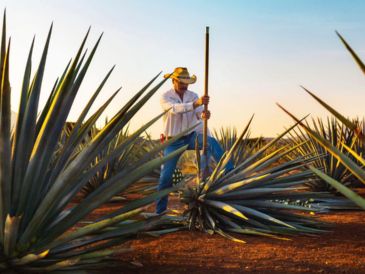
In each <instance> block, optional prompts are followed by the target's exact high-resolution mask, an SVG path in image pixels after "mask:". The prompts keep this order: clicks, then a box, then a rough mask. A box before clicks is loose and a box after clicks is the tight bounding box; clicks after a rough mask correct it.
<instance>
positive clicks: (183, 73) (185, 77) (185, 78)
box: [164, 67, 196, 85]
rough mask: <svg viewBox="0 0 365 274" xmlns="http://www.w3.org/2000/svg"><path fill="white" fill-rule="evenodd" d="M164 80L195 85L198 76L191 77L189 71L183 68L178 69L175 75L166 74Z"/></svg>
mask: <svg viewBox="0 0 365 274" xmlns="http://www.w3.org/2000/svg"><path fill="white" fill-rule="evenodd" d="M164 78H171V79H175V80H177V81H179V82H181V83H184V84H187V85H190V84H194V83H195V82H196V76H195V75H192V76H190V74H189V71H188V69H187V68H183V67H178V68H176V69H175V70H174V72H173V73H169V74H165V75H164Z"/></svg>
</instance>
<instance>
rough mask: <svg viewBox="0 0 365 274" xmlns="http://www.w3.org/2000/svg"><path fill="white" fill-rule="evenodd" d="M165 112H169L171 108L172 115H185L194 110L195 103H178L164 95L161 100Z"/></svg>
mask: <svg viewBox="0 0 365 274" xmlns="http://www.w3.org/2000/svg"><path fill="white" fill-rule="evenodd" d="M160 103H161V106H162V108H163V110H168V109H170V108H171V113H174V114H177V113H184V112H189V111H193V110H194V106H193V104H194V102H189V103H177V102H176V101H175V100H174V98H171V97H169V96H166V95H163V96H162V97H161V100H160Z"/></svg>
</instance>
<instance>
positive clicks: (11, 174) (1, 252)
mask: <svg viewBox="0 0 365 274" xmlns="http://www.w3.org/2000/svg"><path fill="white" fill-rule="evenodd" d="M51 33H52V26H51V28H50V30H49V33H48V36H47V40H46V44H45V47H44V50H43V53H42V56H41V60H40V63H39V65H38V67H37V69H36V71H35V74H34V77H33V79H31V74H32V52H33V45H34V40H33V42H32V45H31V48H30V51H29V55H28V59H27V62H26V66H25V73H24V78H23V85H22V88H21V96H20V98H21V99H20V104H19V110H18V118H17V121H16V124H15V126H14V131H13V132H11V131H10V97H11V88H10V82H9V64H10V61H9V60H10V39H9V43H8V44H7V45H6V16H5V13H4V20H3V28H2V36H1V37H2V38H1V52H0V80H1V86H0V103H1V104H0V156H1V157H0V271H1V272H4V271H6V270H15V271H17V272H20V273H25V272H28V271H32V272H36V273H39V272H44V271H52V270H57V269H62V270H71V271H74V270H76V269H80V268H82V269H85V268H86V269H87V268H90V267H96V266H103V262H102V261H103V260H104V259H107V258H108V257H109V256H110V255H111V254H112V253H113V252H114V251H113V250H111V249H110V247H111V246H113V245H115V244H118V243H122V242H124V241H126V240H128V239H130V238H131V237H133V236H135V235H136V233H137V232H139V231H144V230H146V229H148V228H149V227H151V225H152V224H153V222H154V220H139V219H138V218H137V219H136V218H135V216H137V215H138V214H139V213H140V212H141V211H142V210H143V208H144V206H145V205H147V204H149V203H151V202H153V201H154V200H155V199H157V198H159V197H162V196H164V195H166V194H167V193H169V192H170V191H171V190H173V189H168V190H164V191H162V192H159V193H154V194H152V195H150V196H147V197H145V198H143V199H139V200H135V201H132V202H130V203H127V204H124V205H121V206H120V208H119V209H118V210H117V211H116V212H117V213H116V214H114V216H113V217H107V216H105V217H103V218H101V219H100V220H98V221H96V222H92V223H90V224H85V223H84V222H82V220H83V219H84V218H85V217H86V216H87V215H89V214H90V213H91V212H92V211H93V210H94V209H96V208H97V207H99V206H100V205H102V204H104V203H105V202H107V201H109V200H110V199H111V198H112V197H113V196H114V195H116V194H117V193H120V192H122V191H123V190H125V189H127V188H128V187H129V186H130V185H131V184H133V183H134V182H136V181H138V180H139V179H140V178H142V177H143V176H145V175H146V174H148V173H149V172H151V171H152V170H154V169H155V168H157V167H159V166H160V165H161V164H162V163H163V162H164V161H166V160H168V159H170V158H171V157H173V156H174V155H176V154H177V153H181V152H182V151H184V149H185V148H182V149H180V150H179V151H176V153H173V154H171V156H167V157H165V158H161V157H158V153H159V152H160V150H161V149H163V148H164V147H165V146H167V145H169V144H170V143H171V142H173V141H175V140H176V138H179V136H176V138H175V139H171V140H169V141H168V142H166V143H165V144H162V145H160V146H158V147H156V148H155V149H154V150H151V151H149V152H148V153H146V154H145V155H144V157H142V158H140V159H139V160H137V161H135V165H133V166H128V167H125V168H124V169H122V170H119V171H118V172H117V173H115V174H114V176H110V177H109V178H108V180H107V182H106V183H105V184H103V185H101V186H100V187H99V188H97V189H96V190H95V191H94V192H93V193H92V194H91V195H89V196H88V197H87V198H85V199H84V200H82V201H81V202H80V203H72V200H73V198H74V197H75V196H76V195H77V193H78V192H79V191H80V190H81V189H82V187H83V186H84V185H85V184H86V183H87V182H88V181H89V180H90V178H92V177H93V176H94V175H95V174H97V173H98V172H100V171H101V170H102V169H103V168H105V166H106V165H107V163H108V162H109V161H112V160H113V159H116V158H118V157H119V156H120V155H122V154H123V153H126V152H127V151H128V149H129V148H130V146H131V145H133V144H135V142H136V141H137V140H138V137H139V136H140V134H142V133H143V132H144V131H145V130H146V129H147V128H148V127H149V126H150V125H151V124H153V123H154V122H155V121H156V120H157V119H158V118H159V117H161V115H163V114H161V115H158V116H157V117H155V118H154V119H152V120H151V121H150V122H148V123H147V124H145V125H143V126H142V127H141V128H140V129H138V130H137V131H136V132H134V133H133V134H131V135H129V136H128V137H127V138H125V140H124V141H123V142H120V143H119V144H118V145H117V146H115V147H114V148H113V149H112V150H110V151H109V153H108V154H107V155H106V156H105V157H104V158H103V159H102V160H101V161H99V162H98V163H96V164H94V165H91V163H92V162H93V161H94V159H95V157H96V156H97V155H98V154H99V153H100V152H101V151H103V150H105V149H106V147H108V146H109V144H110V143H111V142H112V141H113V139H114V138H115V136H117V135H118V134H119V132H123V129H125V127H126V126H127V125H128V123H129V122H130V121H131V119H132V117H133V116H134V115H135V114H136V113H137V112H138V110H139V109H140V108H141V107H142V106H143V105H144V104H145V103H146V102H147V101H148V100H149V98H150V97H151V96H152V95H153V94H154V93H155V92H156V91H157V90H158V89H159V87H161V85H163V83H164V82H165V80H163V81H161V82H160V83H158V84H157V85H156V86H155V87H153V88H151V89H150V87H151V85H152V83H153V82H154V81H155V80H156V78H157V77H158V76H156V77H154V78H153V79H152V80H151V81H150V82H149V83H148V84H147V85H146V86H144V87H143V88H142V89H141V90H140V91H139V92H137V93H136V94H135V95H134V96H133V97H132V98H131V99H130V100H129V101H128V102H127V103H126V105H124V106H123V107H122V108H121V109H120V110H119V111H118V112H117V114H115V116H114V117H113V118H112V119H111V120H110V121H109V122H108V123H107V124H106V125H105V126H104V127H103V128H102V129H101V130H100V131H99V132H98V134H96V135H95V136H93V138H92V139H91V140H90V139H88V138H87V137H86V136H87V135H88V133H89V132H90V130H91V128H92V127H93V125H94V124H95V122H96V121H97V119H98V118H99V117H100V115H101V114H102V113H103V111H104V110H105V109H106V107H107V106H108V104H109V103H110V102H111V100H112V99H113V98H114V97H115V96H116V94H117V93H118V91H119V89H118V90H117V91H116V92H114V93H113V94H112V96H111V97H110V98H108V99H107V100H106V102H105V103H104V104H102V105H101V106H100V107H99V108H98V109H97V111H96V112H95V113H93V114H92V115H90V117H89V118H87V119H86V116H87V114H88V112H89V110H90V107H91V106H92V104H93V102H94V101H95V99H96V97H97V96H98V94H99V93H100V92H101V90H102V88H103V86H104V84H105V82H106V81H107V79H108V78H109V76H110V74H111V73H112V71H113V68H112V69H111V70H110V71H109V72H108V73H107V74H106V76H105V77H104V79H103V80H102V82H101V83H100V85H99V86H98V87H97V88H96V91H95V92H94V93H93V95H92V97H91V98H90V100H89V101H88V102H87V104H86V106H85V107H84V109H83V110H82V111H81V114H80V115H79V117H78V119H77V121H76V122H75V124H74V125H73V126H72V129H70V130H69V131H68V133H67V134H66V135H65V136H62V130H63V128H65V125H67V122H66V119H67V117H68V114H69V112H70V109H71V107H72V104H73V101H74V99H75V96H76V94H77V92H78V90H79V88H80V85H81V83H82V81H83V79H84V76H85V74H86V72H87V70H88V68H89V66H90V64H91V61H92V59H93V56H94V54H95V52H96V50H97V47H98V45H99V42H100V39H101V36H100V38H99V39H98V41H97V42H96V44H95V46H94V47H93V48H92V50H91V52H90V54H89V55H86V52H84V46H85V43H86V39H87V37H88V34H89V31H88V32H87V34H86V36H85V38H84V39H83V41H82V43H81V46H80V48H79V50H78V51H77V53H76V55H75V57H74V58H73V60H72V61H71V62H70V63H69V64H68V65H67V66H66V68H65V70H64V72H63V74H62V75H61V77H60V78H59V79H58V80H57V81H56V83H55V85H54V87H53V89H52V91H51V93H50V96H49V98H48V101H47V103H46V104H45V107H44V108H43V109H42V110H39V108H38V105H39V98H40V92H41V86H42V80H43V76H44V73H45V67H46V59H47V53H48V48H49V44H50V38H51ZM148 89H150V90H149V91H147V90H148ZM38 113H39V115H38ZM37 116H38V118H37ZM182 134H184V133H182ZM85 142H87V143H86V145H85V144H84V146H83V148H82V149H81V150H80V144H82V143H85ZM153 156H155V157H153ZM104 265H105V264H104Z"/></svg>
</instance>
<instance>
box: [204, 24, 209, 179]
mask: <svg viewBox="0 0 365 274" xmlns="http://www.w3.org/2000/svg"><path fill="white" fill-rule="evenodd" d="M208 79H209V27H208V26H207V27H206V28H205V81H204V96H208ZM204 111H205V112H207V111H208V104H205V105H204ZM203 122H204V128H203V155H204V157H205V160H206V165H205V170H204V171H203V174H204V175H203V177H204V178H205V177H206V176H207V174H208V170H209V163H208V160H209V159H207V156H208V148H207V139H208V120H207V119H206V118H205V119H204V121H203Z"/></svg>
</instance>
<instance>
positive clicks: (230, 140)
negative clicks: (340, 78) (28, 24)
mask: <svg viewBox="0 0 365 274" xmlns="http://www.w3.org/2000/svg"><path fill="white" fill-rule="evenodd" d="M88 35H89V31H87V33H86V35H85V37H84V38H83V39H82V41H81V45H80V47H79V49H78V51H77V52H76V54H75V55H74V57H73V58H72V60H71V61H70V62H69V63H68V64H67V65H66V67H65V69H64V71H63V73H62V74H61V75H60V77H59V78H57V79H55V83H54V86H53V88H52V90H48V91H47V90H46V91H44V90H43V89H42V81H43V78H44V77H47V65H46V63H47V56H48V50H49V47H50V46H51V36H52V26H51V27H50V30H49V33H48V36H47V40H46V43H45V45H44V48H43V52H42V55H41V58H40V60H39V63H37V65H36V66H35V67H34V65H33V57H32V56H33V47H34V44H35V42H36V41H34V40H33V41H32V42H31V45H30V48H29V54H28V58H27V60H26V62H25V64H24V76H23V82H22V85H21V90H20V91H18V90H12V89H11V83H10V80H9V78H10V77H9V68H10V66H11V42H10V39H8V36H7V28H6V14H5V13H4V17H3V25H2V35H1V55H0V80H1V86H0V272H1V273H44V272H58V271H59V272H60V273H61V272H62V273H65V272H66V273H67V272H68V273H77V272H78V271H84V273H89V272H88V271H97V270H98V269H102V271H103V272H106V271H107V270H106V269H108V268H112V267H116V269H114V270H110V273H128V272H129V271H130V272H131V273H134V271H139V270H136V268H138V267H139V268H140V270H141V271H142V272H145V273H162V271H164V269H163V265H162V264H164V263H165V264H167V265H169V266H168V267H167V268H166V269H165V270H166V271H170V272H178V270H177V269H175V267H177V266H179V269H180V270H179V271H181V272H180V273H183V272H184V271H192V270H198V271H199V272H201V273H215V272H214V271H213V270H216V271H218V272H222V271H223V272H226V273H231V272H233V271H236V270H237V271H242V270H244V269H246V270H247V271H249V270H255V269H256V270H258V271H259V270H265V268H257V267H256V268H255V266H254V265H253V264H250V263H249V262H247V260H254V259H255V258H257V257H255V258H254V257H252V256H253V254H256V255H257V256H258V257H259V254H261V255H262V256H263V257H262V258H266V259H268V260H270V257H268V256H269V254H270V253H272V252H273V250H272V249H275V250H276V249H278V250H281V251H280V252H281V253H280V252H279V254H278V258H281V260H282V261H283V262H282V264H281V265H280V264H278V266H279V268H278V269H277V270H278V273H283V272H284V271H285V269H286V267H285V266H284V267H282V266H283V265H285V260H289V258H288V256H292V255H293V254H291V253H295V252H299V255H298V256H299V257H298V258H302V257H305V256H307V257H308V258H312V259H311V260H317V259H318V258H319V257H321V256H320V254H314V255H313V254H307V253H305V250H306V248H307V246H311V245H313V239H319V241H322V242H323V241H324V239H329V238H331V237H332V239H336V240H337V241H342V240H343V238H341V237H342V234H344V235H345V237H351V232H350V231H348V232H347V233H345V232H343V233H342V232H341V231H342V230H336V227H337V225H338V226H339V227H340V228H341V229H343V225H344V224H346V223H344V220H349V223H350V222H351V220H352V221H353V219H351V218H352V217H351V216H355V217H353V218H358V220H361V219H363V218H364V216H365V215H364V214H363V212H362V211H361V210H362V209H365V198H364V197H363V195H364V191H363V189H362V187H363V184H364V183H365V170H364V165H365V159H364V153H365V151H364V146H365V133H364V123H363V122H362V121H361V120H360V119H349V118H346V117H345V116H344V115H341V114H340V113H339V112H338V111H336V110H335V109H334V108H333V107H331V106H329V105H328V104H327V103H325V101H324V100H322V99H320V98H319V97H317V96H316V95H315V94H314V93H313V92H311V91H309V90H307V89H305V88H304V90H305V91H306V92H307V93H308V94H309V95H310V96H312V97H313V98H314V99H315V100H317V101H318V102H319V103H320V104H321V105H322V106H324V107H325V108H326V109H328V111H329V114H330V115H331V116H330V117H329V118H328V119H327V120H322V119H316V118H312V120H310V118H308V117H296V116H295V114H292V113H291V112H289V111H288V110H287V108H286V107H285V108H284V107H283V106H280V105H279V106H280V108H281V109H282V110H283V111H285V112H286V113H287V114H288V115H290V117H292V118H293V124H292V125H290V126H289V127H288V128H287V129H285V130H284V131H283V132H282V133H280V134H279V135H278V136H276V137H275V138H272V139H265V138H250V130H251V127H252V125H254V119H253V118H254V117H253V116H252V117H251V118H250V119H249V121H248V122H247V124H246V126H245V128H244V129H243V131H242V132H241V133H239V132H238V131H237V130H235V129H229V128H225V127H222V128H221V129H220V130H217V131H215V132H214V136H215V138H216V139H217V140H218V141H219V142H220V143H221V145H222V147H223V148H224V150H225V151H226V152H225V154H224V156H223V157H222V159H221V160H220V161H219V162H212V163H211V173H210V175H209V176H208V177H207V178H205V179H202V178H201V177H200V176H199V174H201V172H200V169H201V166H200V162H201V161H200V150H199V147H198V145H196V150H195V152H193V153H190V154H186V152H184V151H185V150H186V147H183V148H181V149H179V150H177V151H175V152H174V153H172V154H170V155H168V156H166V157H164V155H163V153H162V151H163V149H164V148H165V147H166V146H168V145H169V144H171V143H172V142H174V141H176V140H177V139H179V138H180V137H182V136H183V135H185V134H186V133H187V132H189V130H191V129H189V130H187V131H185V132H182V133H181V134H179V135H177V136H175V137H174V138H172V139H169V140H168V141H166V142H164V143H160V142H159V141H155V140H152V139H151V137H150V136H149V135H148V134H146V130H148V128H149V127H150V126H151V125H152V124H153V123H155V122H156V121H157V120H158V119H159V118H161V117H162V116H163V115H164V114H165V113H161V114H159V115H158V116H156V117H154V118H153V119H152V120H150V121H145V124H144V125H143V126H142V127H141V128H139V129H138V130H136V131H135V132H131V131H130V130H129V126H130V124H131V123H133V119H132V118H133V117H134V116H135V115H136V113H137V112H138V111H139V110H140V109H141V108H142V107H143V106H144V105H145V103H146V102H147V101H148V100H149V99H150V98H151V97H152V96H153V95H155V94H156V92H157V91H158V90H159V89H160V88H161V87H162V86H163V85H164V83H165V82H166V80H167V79H164V80H162V81H160V82H158V81H159V80H158V78H159V74H158V75H156V76H155V77H154V78H153V79H152V80H150V81H149V82H148V83H147V84H145V85H144V86H143V87H142V88H141V89H140V90H139V91H136V92H135V93H134V96H133V97H132V98H129V100H128V101H127V103H126V104H125V105H124V106H122V107H121V108H120V109H119V111H118V112H117V113H116V114H115V115H114V116H113V117H112V118H111V119H108V120H106V121H105V124H104V126H103V127H102V128H97V127H96V121H98V120H99V118H100V117H101V115H102V114H103V112H104V110H105V109H106V108H107V106H108V105H109V104H110V102H111V101H112V100H113V99H114V98H115V96H116V95H117V94H118V92H119V90H120V88H118V89H116V90H115V91H114V92H113V93H112V95H111V96H110V97H109V98H106V99H105V100H104V103H103V104H102V105H100V106H98V108H97V110H96V111H95V112H94V113H90V109H91V107H92V105H93V104H94V102H95V100H96V98H97V97H98V96H101V94H103V92H104V86H105V83H106V82H107V80H108V79H109V78H110V77H111V75H112V72H113V69H114V68H113V67H112V68H111V69H110V70H109V71H107V72H106V73H105V75H102V76H101V78H100V83H99V84H98V85H95V90H94V91H90V93H91V94H92V96H91V97H90V98H89V101H88V102H87V103H86V105H85V106H84V108H83V109H82V110H81V112H80V114H79V117H78V118H77V120H76V121H74V122H72V123H70V122H69V121H67V117H68V115H69V113H70V110H71V108H72V106H73V103H74V100H75V97H76V95H77V93H78V91H79V90H80V87H81V85H82V83H83V80H84V78H85V75H86V74H87V71H88V69H89V67H90V66H92V61H93V58H94V55H95V52H96V51H97V49H98V47H99V44H100V42H101V40H102V35H101V36H100V37H99V39H98V40H97V41H96V43H95V45H94V47H93V48H92V50H91V51H90V52H87V51H86V49H85V43H86V41H87V39H88ZM338 36H339V38H340V40H341V41H342V42H343V44H344V45H345V47H346V48H347V50H348V51H349V52H350V54H351V55H352V56H353V58H354V59H355V61H356V63H357V64H358V65H359V67H360V68H361V70H362V72H363V73H365V65H364V64H363V63H362V61H361V60H360V58H359V57H358V55H357V54H356V53H355V51H354V50H352V48H351V47H350V46H349V45H348V43H347V42H346V41H345V39H344V38H343V37H342V36H341V35H340V34H338ZM155 82H157V83H155ZM41 92H44V93H45V94H49V96H48V99H47V102H46V104H45V106H44V107H43V108H40V107H39V105H40V103H39V102H40V94H41ZM14 93H20V102H19V106H17V108H18V109H17V113H18V115H17V120H16V122H15V126H14V127H13V129H12V130H11V127H10V124H11V106H10V100H11V96H12V94H14ZM13 107H14V106H13ZM183 153H185V154H183ZM181 154H183V155H184V156H183V157H182V160H181V163H180V169H181V170H182V174H181V173H178V172H177V173H176V174H175V176H176V177H174V179H175V180H176V182H175V184H174V186H173V187H172V188H170V189H166V190H163V191H160V192H158V191H157V188H156V186H157V184H158V180H159V176H160V167H161V165H162V164H163V163H164V162H165V161H168V160H169V159H171V158H172V157H174V156H175V155H181ZM230 159H231V160H232V161H233V162H234V165H235V168H234V169H233V170H230V171H227V170H226V165H227V163H228V161H229V160H230ZM172 192H173V193H174V194H173V196H172V197H173V199H172V202H171V207H172V208H173V209H175V210H172V211H171V212H170V213H168V214H167V215H163V216H151V215H147V214H145V213H146V212H147V211H151V210H153V204H154V202H155V201H156V200H157V199H159V198H161V197H163V196H165V195H169V193H172ZM336 214H339V215H336ZM356 216H357V217H356ZM341 225H342V227H341ZM361 225H362V227H361V228H360V227H359V226H361ZM364 227H365V224H364V223H363V224H358V226H355V229H358V230H357V232H358V235H357V236H358V237H359V238H360V239H361V237H363V236H365V230H364ZM343 230H344V229H343ZM333 231H335V233H334V234H333ZM336 231H337V232H336ZM339 231H340V232H339ZM344 231H345V230H344ZM336 233H337V234H336ZM341 233H342V234H341ZM162 235H163V236H162ZM354 237H355V236H354ZM358 240H359V239H358V238H356V241H358ZM189 241H190V242H189ZM327 241H328V240H326V242H325V244H324V245H323V246H324V247H328V245H329V242H327ZM247 243H248V244H247ZM246 246H247V247H246ZM363 246H364V245H361V248H362V249H359V250H357V251H354V252H358V254H357V255H356V256H358V257H359V258H360V259H358V264H359V265H360V266H359V267H360V268H358V269H361V265H365V262H364V264H362V261H361V256H364V257H365V250H364V249H363ZM132 247H134V250H133V248H132ZM179 247H180V249H179ZM191 247H195V248H196V250H192V249H191ZM270 247H271V248H272V249H270ZM189 248H190V249H189ZM207 249H209V250H210V252H211V253H209V252H208V251H207ZM260 250H261V253H259V251H260ZM164 252H165V253H164ZM169 252H170V253H169ZM171 252H172V253H171ZM300 252H302V253H303V254H304V255H303V254H302V255H301V253H300ZM307 252H309V251H307ZM330 252H331V253H336V252H338V250H337V249H336V248H333V249H331V251H330ZM143 254H144V255H143ZM207 254H213V255H212V256H213V257H212V258H213V259H212V258H210V257H209V256H208V255H207ZM285 254H286V256H285ZM338 254H340V255H338V256H341V254H342V253H340V252H339V253H338ZM162 255H164V256H165V257H164V256H162ZM170 255H171V258H173V259H172V261H169V260H168V259H166V256H170ZM179 256H180V257H184V256H185V260H183V259H179V258H180V257H179ZM227 256H228V257H227ZM265 256H266V257H265ZM300 256H302V257H300ZM332 256H336V254H332ZM325 257H326V256H325V254H324V255H323V256H322V258H325ZM186 258H188V259H189V260H190V261H189V262H186ZM194 258H195V261H194ZM197 258H198V259H199V258H200V261H197V260H198V259H197ZM144 260H145V261H144ZM179 260H180V261H179ZM224 260H227V261H229V260H233V261H230V262H231V264H230V263H229V262H227V261H224ZM298 260H300V259H298ZM245 262H247V264H246V265H245V264H244V263H245ZM145 263H146V265H147V266H149V267H150V268H149V269H148V268H143V267H142V266H143V264H145ZM235 263H236V266H234V265H235ZM189 264H192V265H193V266H194V267H195V268H194V269H193V268H189V267H188V265H189ZM258 264H261V262H258ZM263 264H264V262H263ZM232 265H233V266H232ZM237 265H238V266H237ZM268 265H270V263H269V264H268ZM271 266H272V265H271ZM141 267H142V268H141ZM243 267H246V268H244V269H242V268H243ZM290 267H293V269H294V268H295V267H296V266H288V269H289V270H290V269H291V268H290ZM121 268H122V269H123V271H121ZM312 269H316V267H315V266H313V268H312ZM266 270H267V269H266ZM320 270H321V268H320V267H319V268H318V271H320ZM325 270H326V271H327V270H328V271H330V269H325ZM363 270H364V271H365V269H363ZM113 271H114V272H113Z"/></svg>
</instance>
